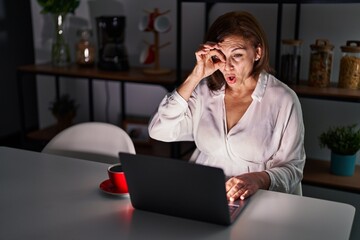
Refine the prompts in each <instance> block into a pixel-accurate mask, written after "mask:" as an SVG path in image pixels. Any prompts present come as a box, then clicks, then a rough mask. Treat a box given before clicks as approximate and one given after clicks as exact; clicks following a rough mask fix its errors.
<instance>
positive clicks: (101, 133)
mask: <svg viewBox="0 0 360 240" xmlns="http://www.w3.org/2000/svg"><path fill="white" fill-rule="evenodd" d="M120 151H121V152H128V153H134V154H135V147H134V143H133V141H132V140H131V138H130V136H129V135H128V134H127V133H126V132H125V131H124V130H123V129H121V128H120V127H118V126H115V125H113V124H109V123H101V122H86V123H80V124H76V125H74V126H71V127H69V128H66V129H65V130H63V131H62V132H60V133H58V134H57V135H56V136H55V137H54V138H53V139H51V140H50V142H49V143H48V144H47V145H46V146H45V147H44V149H43V150H42V152H43V153H49V154H55V155H61V156H66V157H74V158H80V159H85V160H91V161H96V162H103V163H117V162H119V157H118V154H119V152H120Z"/></svg>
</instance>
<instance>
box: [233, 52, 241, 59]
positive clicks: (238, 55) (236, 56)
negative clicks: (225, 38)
mask: <svg viewBox="0 0 360 240" xmlns="http://www.w3.org/2000/svg"><path fill="white" fill-rule="evenodd" d="M241 57H242V54H241V53H237V54H234V56H233V58H241Z"/></svg>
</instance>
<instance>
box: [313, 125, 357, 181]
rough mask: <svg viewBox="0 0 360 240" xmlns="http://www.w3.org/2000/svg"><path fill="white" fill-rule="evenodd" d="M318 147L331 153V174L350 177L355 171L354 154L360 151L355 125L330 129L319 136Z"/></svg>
mask: <svg viewBox="0 0 360 240" xmlns="http://www.w3.org/2000/svg"><path fill="white" fill-rule="evenodd" d="M319 141H320V147H322V148H324V147H327V148H328V149H330V151H331V172H332V173H334V174H336V175H341V176H351V175H353V174H354V171H355V164H356V153H357V152H358V150H359V149H360V129H359V128H357V125H356V124H353V125H348V126H339V127H330V128H329V129H328V130H327V131H325V132H323V133H322V134H321V135H320V136H319Z"/></svg>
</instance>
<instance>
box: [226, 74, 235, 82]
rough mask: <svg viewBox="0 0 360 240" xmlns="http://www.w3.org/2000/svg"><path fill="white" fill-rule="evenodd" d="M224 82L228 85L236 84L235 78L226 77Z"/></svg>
mask: <svg viewBox="0 0 360 240" xmlns="http://www.w3.org/2000/svg"><path fill="white" fill-rule="evenodd" d="M226 81H227V82H228V83H230V84H231V83H235V82H236V77H235V76H227V77H226Z"/></svg>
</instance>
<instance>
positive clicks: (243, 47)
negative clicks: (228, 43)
mask: <svg viewBox="0 0 360 240" xmlns="http://www.w3.org/2000/svg"><path fill="white" fill-rule="evenodd" d="M236 50H246V47H245V46H240V47H235V48H233V49H232V50H231V52H235V51H236Z"/></svg>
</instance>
